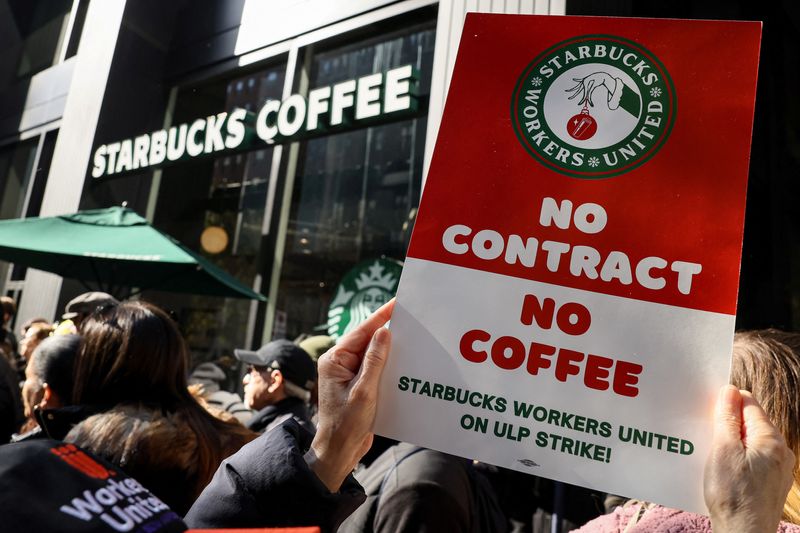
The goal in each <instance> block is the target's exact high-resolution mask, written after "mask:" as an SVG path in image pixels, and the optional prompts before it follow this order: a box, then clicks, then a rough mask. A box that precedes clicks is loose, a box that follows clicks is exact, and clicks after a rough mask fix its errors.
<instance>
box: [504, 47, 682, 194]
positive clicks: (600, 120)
mask: <svg viewBox="0 0 800 533" xmlns="http://www.w3.org/2000/svg"><path fill="white" fill-rule="evenodd" d="M675 111H676V98H675V88H674V86H673V85H672V80H671V79H670V77H669V74H668V73H667V71H666V69H665V68H664V65H662V64H661V62H660V61H659V60H658V59H657V58H656V57H655V56H654V55H653V54H651V53H650V52H649V51H647V50H646V49H644V48H643V47H642V46H640V45H638V44H636V43H634V42H632V41H629V40H627V39H623V38H621V37H614V36H609V35H591V36H583V37H577V38H574V39H570V40H569V41H565V42H562V43H559V44H557V45H555V46H553V47H551V48H550V49H548V50H546V51H545V52H543V53H542V54H541V55H539V56H538V57H537V58H536V59H534V60H533V61H532V62H531V63H530V64H529V65H528V67H527V68H526V69H525V71H524V72H523V73H522V76H520V78H519V80H518V81H517V85H516V87H515V88H514V95H513V97H512V103H511V119H512V122H513V124H514V129H515V131H516V133H517V136H518V137H519V139H520V141H521V142H522V145H523V146H524V147H525V149H526V150H527V151H528V152H529V153H530V154H531V155H532V156H533V157H535V158H536V159H537V160H538V161H539V162H540V163H541V164H543V165H544V166H546V167H548V168H551V169H553V170H555V171H557V172H560V173H562V174H566V175H568V176H573V177H577V178H586V179H596V178H607V177H612V176H617V175H619V174H623V173H625V172H628V171H630V170H633V169H634V168H636V167H638V166H640V165H642V164H643V163H645V162H646V161H647V160H648V159H650V158H651V157H653V155H655V153H656V152H657V151H658V150H659V149H660V148H661V146H662V145H663V144H664V142H665V141H666V140H667V137H668V136H669V133H670V130H671V129H672V124H673V123H674V121H675Z"/></svg>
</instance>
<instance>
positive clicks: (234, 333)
mask: <svg viewBox="0 0 800 533" xmlns="http://www.w3.org/2000/svg"><path fill="white" fill-rule="evenodd" d="M284 71H285V67H284V64H283V63H280V64H279V65H277V66H274V67H270V68H267V69H264V70H262V71H258V72H251V73H247V74H245V75H239V76H237V77H236V78H233V79H227V80H223V81H217V82H214V83H209V84H205V85H203V86H199V87H187V88H185V89H182V90H180V92H179V93H178V95H177V98H176V107H175V111H174V119H173V123H175V124H180V123H185V122H191V121H192V120H194V119H196V118H198V117H203V116H208V115H211V114H216V113H219V112H221V111H228V112H230V111H232V110H233V109H235V108H244V109H248V110H255V109H258V108H259V107H260V106H261V105H263V103H264V102H265V101H266V100H268V99H280V98H281V95H282V91H283V84H284ZM273 152H274V148H272V147H265V148H262V149H259V150H254V151H250V152H241V153H228V154H226V155H224V156H221V157H216V158H214V157H211V158H206V159H203V158H200V159H196V160H186V161H182V162H180V163H179V164H176V165H173V166H170V167H166V168H165V169H164V170H163V176H162V179H161V185H160V190H159V194H158V204H157V206H156V211H155V217H154V224H155V226H156V227H157V228H159V229H160V230H162V231H165V232H166V233H168V234H169V235H171V236H173V237H175V238H177V239H178V240H179V241H181V242H182V243H183V244H185V245H186V246H188V247H189V248H191V249H193V250H194V251H196V252H198V253H200V254H201V255H203V256H204V257H205V258H206V259H209V260H210V261H212V262H213V263H215V264H216V265H217V266H219V267H221V268H223V269H224V270H225V271H227V272H228V273H230V274H232V275H233V276H235V277H236V278H237V279H239V281H241V282H242V283H244V284H246V285H250V286H252V285H253V283H254V281H255V279H256V274H257V273H258V271H257V264H258V256H259V253H260V250H261V242H262V237H261V234H262V225H263V224H264V216H265V212H266V204H267V196H268V189H269V179H270V172H271V167H272V158H273ZM144 297H145V298H146V299H150V300H152V301H155V302H157V303H159V304H161V305H163V306H164V307H166V308H168V309H170V310H172V311H174V312H175V314H176V316H177V317H178V320H179V322H180V325H181V328H182V330H183V332H184V335H185V336H186V338H187V341H188V343H189V347H190V350H191V351H192V353H193V354H194V356H195V360H196V362H200V361H201V360H215V361H219V360H220V359H224V358H229V357H230V355H231V354H232V352H233V349H234V348H238V347H243V346H247V345H248V344H249V339H248V324H249V323H251V321H252V312H251V302H250V301H249V300H240V299H233V298H212V297H203V296H186V295H175V294H170V293H166V292H155V291H148V292H146V293H145V295H144Z"/></svg>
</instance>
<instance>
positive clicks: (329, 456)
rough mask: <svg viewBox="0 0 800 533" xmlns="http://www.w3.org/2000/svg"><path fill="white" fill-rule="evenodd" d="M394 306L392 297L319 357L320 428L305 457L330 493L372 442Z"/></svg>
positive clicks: (337, 487) (339, 484) (337, 488)
mask: <svg viewBox="0 0 800 533" xmlns="http://www.w3.org/2000/svg"><path fill="white" fill-rule="evenodd" d="M393 308H394V299H392V300H391V301H389V303H387V304H385V305H384V306H382V307H381V308H380V309H378V310H377V311H375V313H373V314H372V316H370V317H369V318H368V319H367V320H366V321H364V322H362V323H361V324H360V325H359V326H358V327H357V328H356V329H354V330H352V331H351V332H350V333H348V334H347V335H345V336H344V337H342V338H341V339H340V340H339V342H338V343H337V344H336V346H334V347H333V348H331V349H330V350H329V351H328V352H327V353H325V355H323V356H322V357H320V359H319V364H318V371H319V428H318V429H317V434H316V435H315V436H314V441H313V442H312V443H311V449H310V450H309V451H308V453H307V454H306V461H307V462H308V464H309V466H310V467H311V469H312V470H313V471H314V472H315V473H316V474H317V476H318V477H319V478H320V480H322V482H323V483H325V485H326V486H327V487H328V489H329V490H330V491H331V492H336V491H338V490H339V487H340V486H341V484H342V482H343V481H344V479H345V478H346V477H347V475H348V474H349V473H350V472H351V471H352V470H353V468H355V466H356V464H357V463H358V461H359V459H361V457H363V456H364V454H365V453H367V450H369V447H370V446H371V445H372V424H373V422H374V420H375V408H376V404H377V400H378V382H379V381H380V377H381V372H382V371H383V367H384V365H385V363H386V357H387V355H388V353H389V346H390V344H391V334H390V333H389V330H388V329H386V328H384V327H383V326H384V324H386V322H388V321H389V318H391V316H392V309H393ZM362 367H363V368H362ZM359 369H361V373H360V374H359Z"/></svg>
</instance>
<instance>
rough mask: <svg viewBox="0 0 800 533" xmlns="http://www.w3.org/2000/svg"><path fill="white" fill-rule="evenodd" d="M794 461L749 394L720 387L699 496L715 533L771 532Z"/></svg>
mask: <svg viewBox="0 0 800 533" xmlns="http://www.w3.org/2000/svg"><path fill="white" fill-rule="evenodd" d="M794 464H795V458H794V454H793V453H792V451H791V450H790V449H789V448H788V447H787V446H786V442H785V441H784V439H783V436H782V435H781V433H780V432H779V431H778V429H777V428H776V427H775V426H774V425H773V424H772V422H771V421H770V420H769V418H767V415H766V414H765V413H764V410H763V409H762V408H761V406H760V405H758V403H757V402H756V401H755V400H754V399H753V397H752V396H751V395H750V393H749V392H746V391H739V390H738V389H736V388H735V387H733V386H731V385H727V386H725V387H723V389H722V390H721V391H720V396H719V399H718V400H717V410H716V414H715V417H714V439H713V443H712V449H711V454H710V456H709V458H708V461H707V462H706V469H705V479H704V493H705V500H706V505H707V506H708V510H709V512H710V514H711V522H712V524H713V526H714V531H715V532H723V533H724V532H734V531H735V532H739V533H748V532H756V531H759V532H762V531H775V529H776V528H777V525H778V522H779V520H780V518H781V513H782V509H783V504H784V501H785V500H786V495H787V493H788V492H789V488H790V487H791V485H792V472H793V469H794Z"/></svg>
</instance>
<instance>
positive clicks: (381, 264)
mask: <svg viewBox="0 0 800 533" xmlns="http://www.w3.org/2000/svg"><path fill="white" fill-rule="evenodd" d="M402 270H403V264H402V263H401V262H399V261H395V260H394V259H370V260H369V261H364V262H363V263H359V264H358V265H356V266H355V267H353V269H352V270H350V271H349V272H348V273H347V274H345V276H344V278H342V281H341V282H340V283H339V286H338V287H337V288H336V295H335V296H334V297H333V301H332V302H331V305H330V307H329V308H328V335H330V336H331V337H333V338H334V339H337V338H339V337H341V336H342V335H344V334H345V333H347V332H349V331H350V330H351V329H353V328H354V327H356V326H357V325H359V324H360V323H362V322H363V321H364V320H366V318H367V317H368V316H369V315H371V314H372V313H373V312H375V311H376V310H377V309H378V308H379V307H380V306H382V305H383V304H385V303H386V302H388V301H389V300H391V299H392V297H394V295H395V293H396V292H397V284H398V283H399V282H400V272H402Z"/></svg>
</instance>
